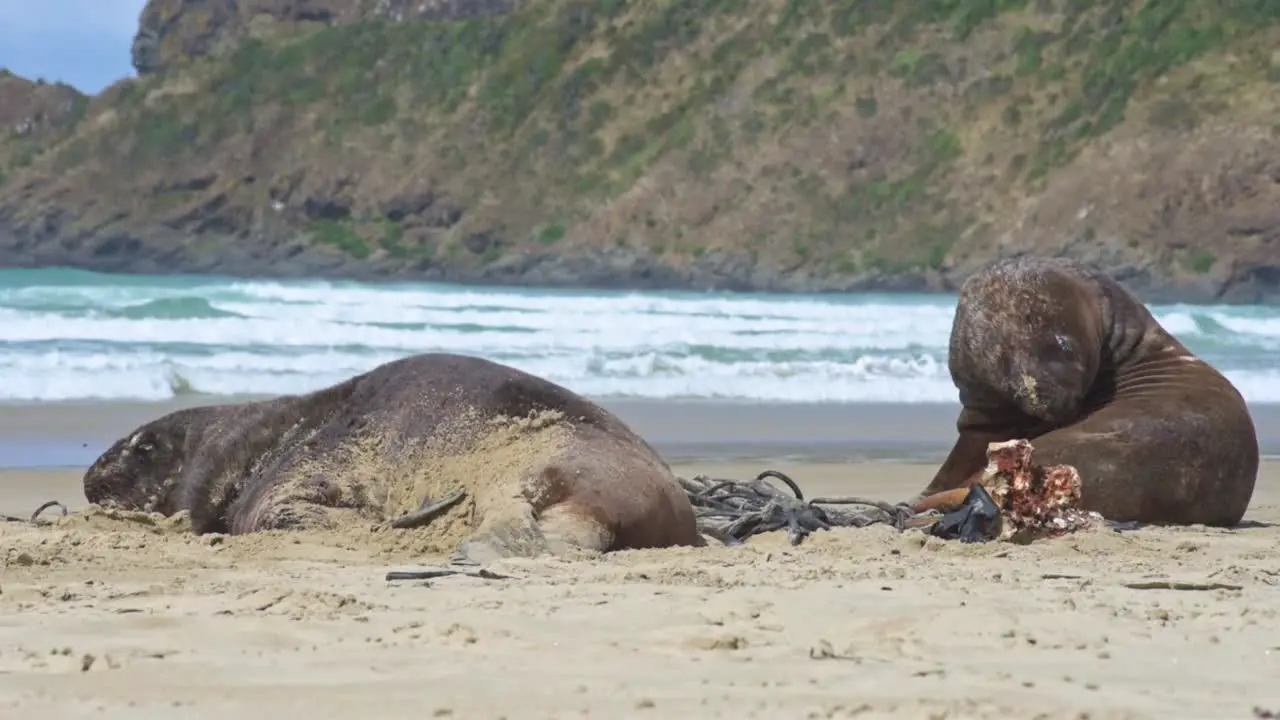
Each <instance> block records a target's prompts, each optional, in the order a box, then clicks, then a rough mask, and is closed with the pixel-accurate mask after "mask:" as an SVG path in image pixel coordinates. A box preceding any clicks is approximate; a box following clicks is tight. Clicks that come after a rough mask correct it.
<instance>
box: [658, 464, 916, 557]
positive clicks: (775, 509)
mask: <svg viewBox="0 0 1280 720" xmlns="http://www.w3.org/2000/svg"><path fill="white" fill-rule="evenodd" d="M767 478H775V479H777V480H780V481H782V482H783V483H784V484H785V485H786V486H787V487H788V488H789V489H790V490H791V492H790V493H787V492H785V491H783V490H780V489H779V488H778V487H777V486H775V485H773V484H772V483H769V482H767V481H766V479H767ZM680 484H681V486H683V487H684V490H685V493H687V494H688V496H689V501H690V502H692V503H693V510H694V513H695V514H696V516H697V518H698V530H699V531H700V532H702V533H704V534H706V535H710V536H711V537H713V538H716V539H717V540H720V541H721V542H724V543H726V544H729V545H736V544H738V543H740V542H742V541H743V540H746V539H747V538H749V537H751V536H752V535H758V534H760V533H766V532H773V531H774V530H782V529H786V531H787V535H788V538H789V539H790V541H791V544H792V545H798V544H799V543H800V542H801V541H802V540H804V538H805V537H806V536H807V535H808V534H809V533H811V532H813V531H815V530H830V529H831V528H833V527H857V528H861V527H867V526H869V525H876V524H885V525H890V526H892V527H894V528H897V529H898V530H904V529H906V528H907V527H912V526H926V525H933V524H935V523H936V522H937V521H938V520H939V517H940V516H938V515H936V514H933V515H926V516H917V515H916V514H915V513H914V512H913V511H912V509H911V508H910V507H908V506H906V505H894V504H892V503H887V502H882V501H880V500H871V499H867V498H860V497H839V498H821V497H820V498H813V499H812V500H805V499H804V493H803V492H802V491H801V490H800V486H799V485H797V484H796V482H795V481H794V480H792V479H791V478H789V477H787V476H786V475H785V474H783V473H780V472H778V471H777V470H766V471H764V472H762V473H760V474H759V475H757V476H756V477H755V479H753V480H719V479H714V478H710V477H707V476H706V475H698V476H695V477H694V478H693V479H692V480H687V479H685V478H680ZM841 506H859V507H858V509H856V510H854V509H846V508H845V507H841Z"/></svg>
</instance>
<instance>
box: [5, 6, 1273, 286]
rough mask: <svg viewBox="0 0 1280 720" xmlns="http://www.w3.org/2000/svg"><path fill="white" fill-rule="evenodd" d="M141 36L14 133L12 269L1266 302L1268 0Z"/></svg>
mask: <svg viewBox="0 0 1280 720" xmlns="http://www.w3.org/2000/svg"><path fill="white" fill-rule="evenodd" d="M140 25H141V27H140V30H139V33H138V39H137V41H136V42H135V44H134V49H133V53H134V60H135V64H136V66H137V68H138V71H139V73H140V74H141V77H139V78H137V79H128V80H123V81H121V82H119V83H117V84H116V85H115V86H113V87H111V88H109V89H108V90H107V91H105V92H104V93H102V94H101V95H99V96H97V97H95V98H92V100H91V101H88V102H87V103H84V102H82V103H81V104H80V105H79V107H80V108H81V110H80V111H77V112H76V113H73V114H72V115H71V116H69V117H72V118H75V122H74V123H73V126H72V127H71V128H70V129H69V130H65V131H59V132H57V133H53V134H49V135H45V136H42V138H41V140H40V141H39V142H38V143H35V144H32V143H27V144H26V145H22V147H25V148H27V150H25V151H24V152H23V162H20V163H15V162H13V161H12V158H15V157H17V156H18V153H16V152H15V151H14V149H13V148H15V147H19V143H22V142H26V141H25V140H22V139H21V138H18V139H15V135H14V134H13V132H12V127H13V126H12V125H11V124H6V126H5V128H4V130H3V132H0V162H3V163H4V164H3V165H0V173H3V175H4V179H3V181H0V257H2V258H4V262H5V263H6V264H8V265H16V264H22V265H36V264H46V263H57V264H63V265H73V266H79V267H86V268H93V269H100V270H130V271H138V272H180V271H181V272H185V271H201V272H207V271H216V272H220V273H232V274H254V275H304V274H305V275H341V276H349V277H363V278H372V277H387V278H401V279H424V280H457V281H468V282H492V283H516V284H540V285H575V286H615V287H616V286H625V287H672V288H674V287H680V288H726V289H743V290H746V289H757V290H784V291H787V290H797V291H843V290H862V289H886V290H933V289H949V288H954V287H956V286H958V284H959V283H960V282H962V281H963V279H964V278H965V277H967V275H968V274H969V273H971V272H972V271H973V270H974V269H975V268H977V267H980V266H981V265H983V264H985V263H986V262H989V261H990V260H992V259H994V258H997V257H1001V256H1007V255H1012V254H1018V253H1029V252H1035V253H1047V254H1059V253H1062V254H1070V255H1073V256H1076V257H1082V258H1085V259H1087V260H1090V261H1093V262H1095V263H1097V264H1098V265H1100V266H1101V267H1102V268H1103V269H1105V270H1106V271H1108V272H1110V273H1112V274H1113V275H1115V276H1117V277H1119V278H1120V279H1121V280H1122V281H1123V282H1124V283H1125V284H1126V285H1128V286H1129V287H1131V288H1132V289H1133V290H1134V291H1136V292H1138V293H1139V294H1140V295H1142V296H1143V297H1146V298H1149V299H1186V300H1225V301H1241V302H1258V301H1270V300H1274V299H1277V298H1280V252H1277V245H1278V243H1280V211H1277V208H1280V126H1278V125H1277V124H1276V121H1275V118H1276V117H1277V110H1280V84H1278V83H1280V53H1277V52H1276V51H1275V50H1274V48H1275V47H1280V6H1277V7H1275V8H1273V7H1272V4H1270V3H1257V2H1250V3H1230V4H1221V3H1210V2H1208V1H1207V0H1170V1H1169V2H1162V3H1146V4H1141V5H1137V6H1135V5H1134V4H1133V3H1130V2H1127V0H1124V1H1122V0H1087V1H1081V0H1038V1H1037V2H1033V3H990V2H985V1H983V0H962V1H961V2H955V1H954V0H948V1H947V2H943V1H941V0H937V1H934V0H924V1H922V2H919V3H888V2H865V1H859V2H843V1H840V2H820V1H819V0H789V1H788V2H781V1H779V2H772V1H770V2H762V3H757V4H749V5H742V4H740V3H726V2H723V1H721V0H691V1H690V2H682V3H628V2H624V1H623V0H608V1H606V2H601V1H598V0H592V1H588V0H523V2H516V0H474V1H468V0H450V1H448V2H445V1H443V0H441V1H435V2H432V1H424V0H413V1H410V0H366V1H364V2H338V1H337V0H152V1H151V2H150V3H149V4H148V5H147V8H146V10H145V11H144V12H143V16H142V20H141V23H140ZM0 106H2V107H4V108H5V110H4V111H2V112H6V113H7V112H9V109H8V105H3V104H0ZM81 117H82V118H83V119H79V118H81Z"/></svg>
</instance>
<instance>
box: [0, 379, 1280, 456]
mask: <svg viewBox="0 0 1280 720" xmlns="http://www.w3.org/2000/svg"><path fill="white" fill-rule="evenodd" d="M266 397H269V396H209V395H187V396H182V397H179V398H175V399H173V400H167V401H160V402H142V401H139V402H86V401H67V402H59V403H30V404H10V405H0V469H14V468H23V469H42V468H83V467H87V466H88V465H89V464H90V463H92V462H93V460H94V459H96V458H97V456H98V455H100V454H101V453H102V451H104V450H105V449H106V448H107V447H109V446H110V445H111V444H112V443H114V442H115V441H116V440H118V439H120V438H121V437H123V436H125V435H126V434H128V433H129V432H131V431H132V430H134V429H135V428H137V427H138V426H140V425H143V424H145V423H147V422H150V421H151V420H154V419H156V418H159V417H161V416H162V415H165V414H168V413H171V412H174V411H177V410H181V409H184V408H190V407H196V406H200V405H210V404H221V403H231V402H246V401H252V400H260V399H265V398H266ZM593 399H594V400H595V401H596V402H598V403H600V404H601V405H602V406H603V407H605V408H606V409H608V410H610V411H612V412H613V413H614V414H616V415H617V416H618V417H619V418H621V419H622V420H623V422H625V423H627V424H628V425H629V426H630V427H631V428H632V429H634V430H635V431H636V433H638V434H639V435H640V436H641V437H643V438H645V439H646V440H647V441H648V442H649V443H650V444H652V445H653V446H654V448H655V449H656V450H657V451H658V452H659V453H661V454H662V455H663V457H665V458H666V459H667V460H668V461H669V462H671V463H672V464H683V463H689V462H740V461H752V462H766V461H768V462H805V463H865V462H877V463H878V462H890V463H908V464H936V463H940V462H942V460H943V459H945V457H946V455H947V453H948V452H950V450H951V444H952V443H953V442H954V439H955V432H956V431H955V420H956V415H957V413H958V412H959V404H958V403H848V404H845V403H785V402H777V403H762V402H748V401H720V400H700V399H699V400H639V399H625V400H624V399H616V398H614V399H610V398H593ZM5 410H7V412H6V411H5ZM1250 412H1251V413H1252V415H1253V419H1254V425H1255V427H1256V428H1257V433H1258V443H1259V447H1260V450H1261V454H1262V456H1263V458H1265V459H1276V458H1280V404H1254V405H1251V406H1250Z"/></svg>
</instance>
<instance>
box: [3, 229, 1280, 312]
mask: <svg viewBox="0 0 1280 720" xmlns="http://www.w3.org/2000/svg"><path fill="white" fill-rule="evenodd" d="M3 231H4V228H2V227H0V237H2V233H3ZM994 261H995V258H993V259H992V260H991V262H994ZM290 267H293V268H294V269H293V270H277V271H275V272H264V271H259V272H252V271H249V272H239V273H236V272H226V271H223V272H208V271H206V270H200V269H197V266H195V265H192V266H191V269H190V270H181V269H179V270H172V269H166V268H164V267H162V266H160V265H157V264H154V263H149V262H147V261H146V260H143V261H141V268H142V269H145V270H146V272H143V271H142V269H140V270H126V269H121V266H119V264H118V263H113V262H108V263H99V262H87V263H76V264H62V263H49V262H35V263H23V262H17V263H0V271H3V270H69V271H78V272H87V273H94V274H98V275H104V276H108V277H134V278H140V277H181V278H202V279H208V280H213V281H218V280H223V281H230V282H306V281H318V282H330V283H344V282H350V283H360V284H364V285H371V286H384V287H385V286H392V285H426V286H433V285H434V286H444V287H450V288H477V289H494V288H508V289H513V290H542V291H552V292H589V293H600V292H605V293H608V292H616V293H644V292H678V293H693V294H706V295H726V296H736V295H766V296H776V297H796V296H806V295H808V296H817V297H823V296H826V297H831V296H837V295H848V294H857V295H862V294H883V295H891V296H892V295H926V296H933V297H952V298H954V297H956V296H957V295H958V293H959V291H960V287H961V286H962V285H963V283H964V281H965V280H966V279H967V276H961V275H953V274H948V273H945V272H944V273H938V272H935V271H929V272H924V271H919V270H916V271H907V272H905V273H902V274H900V275H891V276H886V277H876V278H865V277H864V278H855V277H849V278H843V280H845V282H843V283H841V282H839V281H838V280H837V279H834V278H832V279H829V280H830V282H827V283H821V282H819V283H818V284H815V285H812V286H810V287H797V288H788V287H787V286H786V285H785V284H778V283H773V284H763V285H762V284H759V283H757V284H755V285H753V284H752V281H751V280H750V278H749V277H747V278H736V277H725V276H721V275H719V274H716V273H712V274H705V273H702V274H700V273H698V272H696V271H694V270H693V269H689V268H684V269H683V270H684V272H678V271H675V269H672V270H673V272H672V273H656V274H651V275H647V276H644V277H635V276H630V275H626V274H617V273H610V274H607V276H605V277H603V278H600V279H598V280H596V281H591V280H587V281H583V282H564V281H563V280H561V279H560V277H559V276H558V275H553V276H551V277H539V275H538V274H537V273H536V272H535V273H530V274H529V276H528V277H525V278H521V279H518V280H514V281H513V280H512V279H511V278H510V277H504V276H498V277H492V276H486V275H485V274H484V268H480V269H478V270H476V269H470V270H468V269H462V268H453V270H454V271H455V273H457V274H455V275H453V276H446V275H439V276H432V277H423V276H421V275H413V274H410V273H405V272H403V271H398V270H397V269H395V268H386V267H383V268H379V267H377V266H373V267H369V268H367V269H353V268H351V267H350V266H349V265H348V266H344V267H343V270H341V271H334V270H332V269H329V268H326V267H324V266H313V265H311V264H307V263H303V264H302V265H301V266H290ZM468 272H470V274H466V273H468ZM672 277H683V279H684V281H683V282H677V281H672V280H671V278H672ZM663 278H667V279H666V281H664V280H663ZM699 281H702V282H699ZM1120 282H1121V284H1122V285H1123V286H1124V287H1125V289H1127V290H1128V291H1129V292H1130V293H1133V295H1134V296H1135V297H1137V298H1138V299H1139V300H1140V301H1142V302H1143V303H1146V304H1156V305H1193V306H1201V307H1212V306H1247V305H1259V306H1270V307H1274V306H1280V295H1278V294H1276V293H1274V292H1266V289H1263V290H1259V291H1256V292H1255V294H1254V295H1245V294H1241V293H1231V292H1227V291H1226V290H1229V288H1223V289H1219V290H1214V289H1212V288H1209V287H1205V286H1203V285H1200V284H1175V283H1170V284H1168V285H1161V284H1159V282H1158V281H1156V284H1155V285H1154V286H1145V287H1134V286H1132V285H1130V284H1128V283H1125V282H1123V281H1120Z"/></svg>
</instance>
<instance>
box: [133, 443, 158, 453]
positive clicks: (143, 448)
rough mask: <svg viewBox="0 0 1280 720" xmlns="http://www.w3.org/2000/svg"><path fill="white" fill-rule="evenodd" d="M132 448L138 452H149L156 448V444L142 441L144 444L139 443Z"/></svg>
mask: <svg viewBox="0 0 1280 720" xmlns="http://www.w3.org/2000/svg"><path fill="white" fill-rule="evenodd" d="M134 449H135V450H137V451H138V452H143V453H149V452H151V451H152V450H155V449H156V446H155V445H152V444H151V443H144V444H142V445H139V446H138V447H136V448H134Z"/></svg>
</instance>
